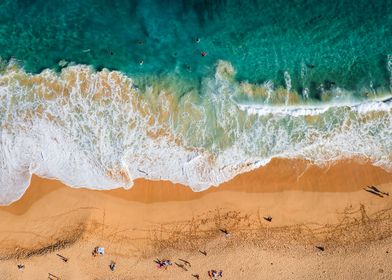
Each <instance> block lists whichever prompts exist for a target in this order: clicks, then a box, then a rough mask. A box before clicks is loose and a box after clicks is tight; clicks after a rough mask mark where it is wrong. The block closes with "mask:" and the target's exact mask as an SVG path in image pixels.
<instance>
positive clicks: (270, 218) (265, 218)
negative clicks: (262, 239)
mask: <svg viewBox="0 0 392 280" xmlns="http://www.w3.org/2000/svg"><path fill="white" fill-rule="evenodd" d="M263 218H264V220H266V221H268V222H272V217H271V216H267V217H263Z"/></svg>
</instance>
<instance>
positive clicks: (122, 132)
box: [0, 0, 392, 204]
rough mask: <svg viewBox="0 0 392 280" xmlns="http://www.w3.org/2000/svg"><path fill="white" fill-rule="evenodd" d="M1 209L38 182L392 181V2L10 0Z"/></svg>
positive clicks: (1, 26)
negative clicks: (270, 171) (362, 167)
mask: <svg viewBox="0 0 392 280" xmlns="http://www.w3.org/2000/svg"><path fill="white" fill-rule="evenodd" d="M0 58H1V59H0V204H7V203H10V202H12V201H14V200H16V199H18V198H19V197H20V196H21V195H22V194H23V192H24V191H25V190H26V188H27V186H28V184H29V181H30V179H31V175H32V174H33V173H34V174H37V175H39V176H42V177H50V178H56V179H59V180H61V181H63V182H65V183H66V184H68V185H70V186H73V187H80V186H85V187H89V188H94V189H108V188H109V189H110V188H115V187H119V186H122V187H131V186H132V184H133V180H134V179H136V178H146V179H151V180H169V181H171V182H176V183H182V184H184V185H187V186H189V187H190V188H192V190H194V191H201V190H204V189H206V188H208V187H210V186H217V185H219V184H221V183H222V182H224V181H227V180H230V179H231V178H233V177H234V176H236V175H238V174H240V173H244V172H247V171H251V170H253V169H256V168H258V167H260V166H263V165H265V164H267V163H268V162H269V161H270V160H271V159H272V158H274V157H282V158H300V159H305V160H308V161H310V162H312V163H314V164H319V165H328V164H332V163H333V162H335V161H336V160H340V159H347V158H349V159H352V158H355V159H358V160H360V161H369V162H371V163H372V164H375V165H377V166H380V167H382V168H384V169H385V170H387V171H392V99H391V95H392V1H391V0H376V1H365V0H356V1H352V0H350V1H348V0H340V1H337V0H328V1H327V0H318V1H316V0H307V1H305V0H291V1H289V0H286V1H283V0H248V1H245V0H243V1H239V0H215V1H211V0H177V1H175V0H129V1H124V0H122V1H120V0H110V1H109V0H84V1H71V0H51V1H47V0H30V1H27V0H0Z"/></svg>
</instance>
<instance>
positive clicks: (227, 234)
mask: <svg viewBox="0 0 392 280" xmlns="http://www.w3.org/2000/svg"><path fill="white" fill-rule="evenodd" d="M219 230H220V231H221V232H223V234H224V235H225V237H229V236H230V233H229V232H228V231H227V230H226V229H219Z"/></svg>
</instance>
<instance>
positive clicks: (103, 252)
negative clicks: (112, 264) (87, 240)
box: [92, 246, 105, 257]
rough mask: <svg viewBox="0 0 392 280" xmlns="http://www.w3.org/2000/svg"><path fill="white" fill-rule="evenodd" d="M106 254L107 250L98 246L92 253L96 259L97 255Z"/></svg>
mask: <svg viewBox="0 0 392 280" xmlns="http://www.w3.org/2000/svg"><path fill="white" fill-rule="evenodd" d="M104 254H105V248H103V247H98V246H97V247H95V248H94V250H93V252H92V255H93V257H96V256H97V255H104Z"/></svg>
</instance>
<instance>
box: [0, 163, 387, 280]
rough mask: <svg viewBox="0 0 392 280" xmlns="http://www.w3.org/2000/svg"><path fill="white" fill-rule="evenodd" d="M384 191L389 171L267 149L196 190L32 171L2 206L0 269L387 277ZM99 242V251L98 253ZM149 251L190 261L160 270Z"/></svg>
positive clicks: (78, 274)
mask: <svg viewBox="0 0 392 280" xmlns="http://www.w3.org/2000/svg"><path fill="white" fill-rule="evenodd" d="M367 185H376V186H377V187H379V188H380V189H382V190H384V191H387V192H391V197H389V196H385V197H384V198H381V197H378V196H376V195H373V194H370V193H368V192H365V191H364V190H363V189H362V188H363V187H365V186H367ZM391 198H392V174H391V173H387V172H385V171H384V170H382V169H381V168H378V167H375V166H372V165H371V164H369V163H367V162H359V161H354V160H352V161H341V162H336V163H333V164H332V163H331V165H330V166H328V167H324V168H320V167H317V166H314V165H311V164H309V163H308V162H305V161H299V160H283V159H274V160H273V161H272V162H271V163H270V164H268V165H267V166H265V167H262V168H260V169H258V170H255V171H252V172H249V173H247V174H242V175H240V176H237V177H236V178H234V179H233V180H231V181H230V182H228V183H225V184H222V185H221V186H220V187H219V188H212V189H210V190H208V191H205V192H201V193H193V192H192V191H190V190H189V189H188V188H186V187H184V186H181V185H178V184H171V183H168V182H163V181H155V182H153V181H146V180H137V181H136V184H135V186H134V188H132V189H131V190H130V191H126V190H122V189H119V190H113V191H91V190H85V189H71V188H68V187H66V186H64V185H63V184H61V183H60V182H57V181H54V180H47V179H42V178H38V177H33V180H32V182H31V186H30V188H29V189H28V190H27V192H26V194H25V195H24V196H23V197H22V198H21V199H20V200H19V201H17V202H15V203H13V204H12V205H10V206H6V207H0V244H1V246H0V279H47V276H48V273H52V274H54V275H56V276H58V277H60V278H61V279H78V280H79V279H81V280H83V279H102V280H103V279H196V278H193V277H192V276H191V274H199V275H200V279H208V276H207V271H208V270H209V269H222V270H223V275H224V278H223V279H390V278H389V277H390V275H392V265H391V263H392V262H391V261H392V244H391V233H392V231H391V230H392V219H391V214H392V200H391ZM268 215H270V216H272V218H273V219H272V222H267V221H266V220H264V219H263V216H268ZM219 229H227V230H229V231H230V232H231V235H230V236H229V237H227V238H226V237H224V235H223V234H222V233H221V232H220V231H219ZM97 245H99V246H103V247H105V250H106V253H105V255H104V256H98V257H95V258H94V257H92V256H91V251H92V249H93V248H94V247H95V246H97ZM315 246H324V247H325V251H323V252H322V251H320V250H318V249H317V248H316V247H315ZM199 250H202V251H204V250H205V251H206V252H207V256H204V255H202V254H201V253H199V252H198V251H199ZM56 253H58V254H61V255H63V256H66V257H67V258H69V261H68V262H67V263H64V262H63V261H61V259H60V258H59V257H58V256H56ZM156 257H159V258H170V259H171V260H172V261H177V262H179V261H178V259H179V258H181V259H186V260H188V261H189V262H190V263H191V264H192V267H190V268H188V271H183V270H182V269H181V268H179V267H177V266H176V265H173V267H170V268H169V269H168V270H167V271H161V270H158V269H157V268H155V266H154V264H153V259H154V258H156ZM112 260H113V261H115V262H116V263H117V268H116V270H115V271H114V272H112V271H110V270H109V264H110V261H112ZM17 264H24V265H25V269H24V271H23V272H21V271H18V269H17Z"/></svg>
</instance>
